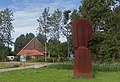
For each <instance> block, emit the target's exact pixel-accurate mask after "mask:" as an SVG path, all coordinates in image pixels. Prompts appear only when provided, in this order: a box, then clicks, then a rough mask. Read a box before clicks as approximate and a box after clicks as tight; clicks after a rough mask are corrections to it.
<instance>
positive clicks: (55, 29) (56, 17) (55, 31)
mask: <svg viewBox="0 0 120 82" xmlns="http://www.w3.org/2000/svg"><path fill="white" fill-rule="evenodd" d="M50 25H51V33H52V34H51V35H52V37H53V38H56V39H57V40H58V41H59V39H60V35H61V29H62V12H61V11H60V10H59V9H57V10H55V12H54V13H53V14H52V15H51V16H50ZM58 58H59V59H60V54H59V50H58Z"/></svg>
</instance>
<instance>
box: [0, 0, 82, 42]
mask: <svg viewBox="0 0 120 82" xmlns="http://www.w3.org/2000/svg"><path fill="white" fill-rule="evenodd" d="M79 6H80V0H0V10H2V9H4V8H6V7H8V8H9V9H10V10H11V11H12V12H13V13H14V19H15V20H14V21H13V22H12V23H13V26H14V31H15V32H14V33H13V34H12V37H13V38H14V39H13V41H14V40H15V39H16V37H18V36H19V35H20V34H26V33H29V32H32V33H34V34H35V35H36V29H37V27H38V23H37V21H36V20H37V18H38V17H39V16H41V13H42V11H43V9H44V8H45V7H50V12H51V13H53V12H54V10H55V9H57V8H59V9H60V10H62V11H64V10H68V9H70V10H73V9H78V7H79Z"/></svg>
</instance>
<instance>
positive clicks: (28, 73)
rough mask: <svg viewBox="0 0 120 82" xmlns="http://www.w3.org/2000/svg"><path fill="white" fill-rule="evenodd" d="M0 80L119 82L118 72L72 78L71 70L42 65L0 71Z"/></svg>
mask: <svg viewBox="0 0 120 82" xmlns="http://www.w3.org/2000/svg"><path fill="white" fill-rule="evenodd" d="M0 82H120V72H96V74H95V76H94V78H92V79H84V78H79V79H74V77H73V70H65V69H56V68H48V67H46V68H45V67H44V68H40V69H39V70H36V69H33V68H32V69H26V70H19V71H11V72H2V73H0Z"/></svg>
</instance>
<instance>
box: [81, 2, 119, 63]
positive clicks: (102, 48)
mask: <svg viewBox="0 0 120 82" xmlns="http://www.w3.org/2000/svg"><path fill="white" fill-rule="evenodd" d="M114 5H115V0H98V1H96V0H83V2H82V6H81V7H80V11H79V12H80V16H81V18H86V19H88V20H91V22H92V24H93V43H92V47H91V49H92V54H93V57H94V59H95V60H100V61H101V62H103V61H112V60H115V58H116V55H118V54H119V50H118V49H119V47H117V46H118V45H119V40H118V39H117V36H118V32H117V31H115V30H118V31H119V29H118V28H117V25H118V24H119V23H118V22H115V20H113V19H114V18H118V19H119V16H116V14H115V12H114V10H112V9H111V6H114ZM114 8H115V7H114ZM118 21H119V20H118ZM116 32H117V35H116ZM115 46H116V47H115Z"/></svg>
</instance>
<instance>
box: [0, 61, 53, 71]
mask: <svg viewBox="0 0 120 82" xmlns="http://www.w3.org/2000/svg"><path fill="white" fill-rule="evenodd" d="M50 64H51V63H46V64H45V63H44V64H34V65H30V66H25V67H17V68H6V69H0V72H7V71H14V70H22V69H28V68H40V67H44V66H48V65H50Z"/></svg>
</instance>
